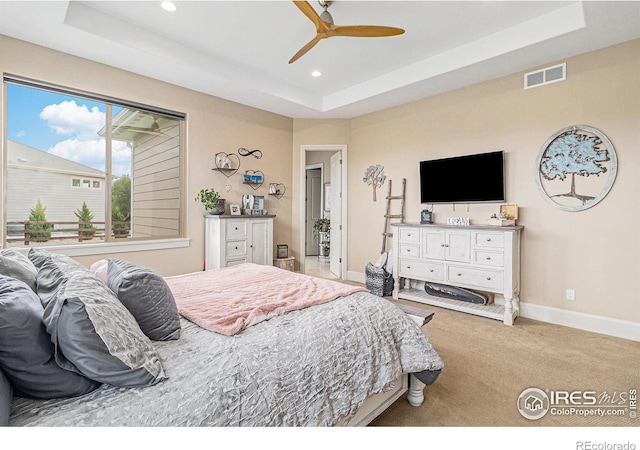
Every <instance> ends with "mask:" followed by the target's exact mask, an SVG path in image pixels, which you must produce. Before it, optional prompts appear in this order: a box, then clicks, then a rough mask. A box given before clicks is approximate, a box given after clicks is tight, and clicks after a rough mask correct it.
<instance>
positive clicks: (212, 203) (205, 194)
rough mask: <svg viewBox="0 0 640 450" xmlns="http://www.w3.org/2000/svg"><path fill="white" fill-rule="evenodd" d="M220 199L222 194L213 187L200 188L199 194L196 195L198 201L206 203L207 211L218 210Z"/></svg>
mask: <svg viewBox="0 0 640 450" xmlns="http://www.w3.org/2000/svg"><path fill="white" fill-rule="evenodd" d="M219 199H220V194H219V193H218V191H216V190H215V189H214V188H211V189H200V192H198V195H196V199H195V200H196V201H197V202H200V203H202V204H203V205H204V209H206V210H207V211H212V210H216V209H217V208H218V203H219Z"/></svg>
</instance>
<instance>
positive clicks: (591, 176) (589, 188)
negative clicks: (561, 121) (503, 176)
mask: <svg viewBox="0 0 640 450" xmlns="http://www.w3.org/2000/svg"><path fill="white" fill-rule="evenodd" d="M617 169H618V159H617V157H616V151H615V149H614V148H613V144H611V141H609V139H607V137H606V136H605V135H604V134H603V133H601V132H600V131H598V130H596V129H595V128H592V127H588V126H583V125H574V126H571V127H567V128H564V129H562V130H560V131H558V132H557V133H555V134H554V135H553V136H551V137H550V138H549V139H547V141H546V142H545V143H544V145H543V146H542V148H541V149H540V153H539V154H538V159H537V161H536V174H535V177H536V183H537V184H538V190H539V191H540V194H542V196H543V197H544V199H545V200H546V201H547V202H549V203H550V204H551V205H553V206H555V207H556V208H559V209H562V210H564V211H583V210H585V209H588V208H591V207H592V206H595V205H596V204H597V203H598V202H599V201H600V200H602V199H603V198H604V197H605V196H606V195H607V194H608V193H609V190H610V189H611V186H613V182H614V180H615V178H616V172H617Z"/></svg>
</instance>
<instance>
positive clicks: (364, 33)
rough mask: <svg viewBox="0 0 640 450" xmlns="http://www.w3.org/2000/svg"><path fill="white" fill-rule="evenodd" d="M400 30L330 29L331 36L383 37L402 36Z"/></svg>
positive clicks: (369, 27)
mask: <svg viewBox="0 0 640 450" xmlns="http://www.w3.org/2000/svg"><path fill="white" fill-rule="evenodd" d="M403 33H404V30H403V29H402V28H394V27H380V26H375V25H346V26H334V27H331V31H330V32H329V34H330V35H331V36H351V37H385V36H397V35H399V34H403Z"/></svg>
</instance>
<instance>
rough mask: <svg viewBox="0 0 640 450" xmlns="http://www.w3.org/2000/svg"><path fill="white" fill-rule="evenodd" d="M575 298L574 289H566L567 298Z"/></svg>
mask: <svg viewBox="0 0 640 450" xmlns="http://www.w3.org/2000/svg"><path fill="white" fill-rule="evenodd" d="M575 299H576V291H574V290H573V289H567V300H575Z"/></svg>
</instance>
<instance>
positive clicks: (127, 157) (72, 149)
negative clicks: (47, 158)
mask: <svg viewBox="0 0 640 450" xmlns="http://www.w3.org/2000/svg"><path fill="white" fill-rule="evenodd" d="M48 153H50V154H52V155H55V156H59V157H61V158H65V159H68V160H70V161H74V162H77V163H79V164H83V165H85V166H89V167H92V168H94V169H97V170H100V171H102V172H104V171H105V141H104V139H93V140H81V139H77V138H73V139H66V140H64V141H61V142H58V143H57V144H56V145H55V146H53V147H51V148H50V149H49V150H48ZM130 161H131V149H130V148H129V147H128V146H127V144H126V142H119V141H113V144H112V161H111V163H112V167H113V171H112V172H113V174H114V175H118V176H119V175H122V174H124V173H130V172H131V166H130V164H131V163H130Z"/></svg>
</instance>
